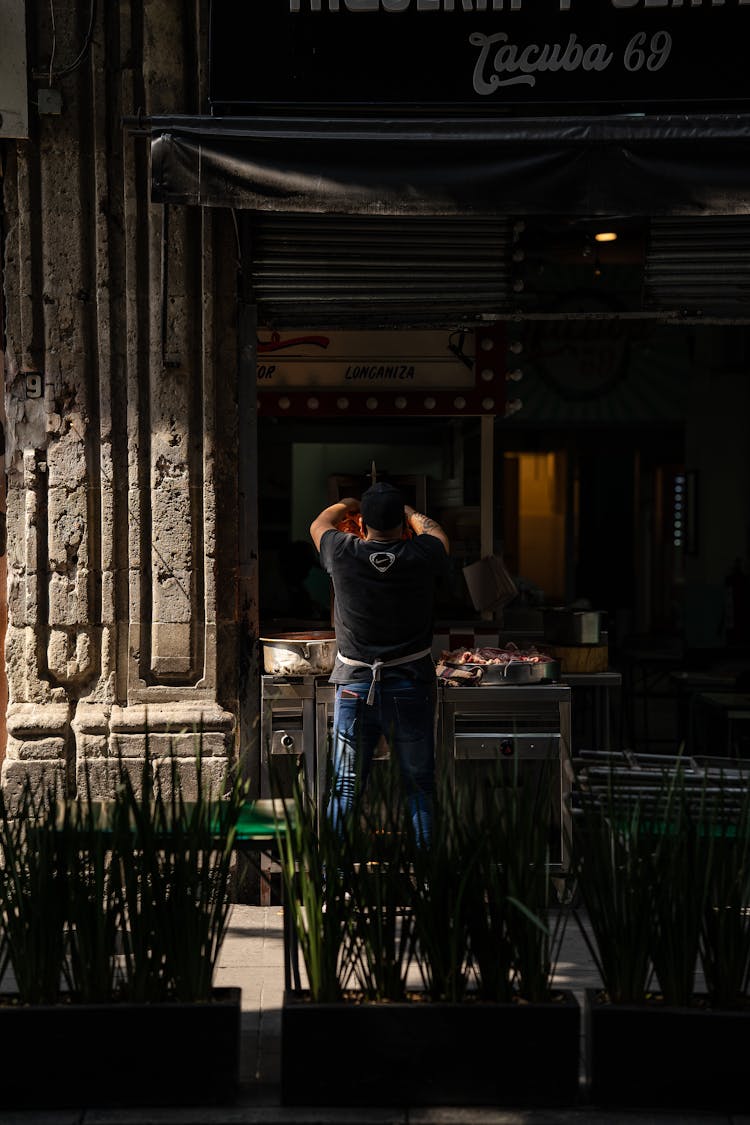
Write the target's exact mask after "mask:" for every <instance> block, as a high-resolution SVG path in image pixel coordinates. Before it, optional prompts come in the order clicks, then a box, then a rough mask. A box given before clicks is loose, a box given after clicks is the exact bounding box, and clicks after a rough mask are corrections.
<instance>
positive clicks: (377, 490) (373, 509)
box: [359, 481, 404, 532]
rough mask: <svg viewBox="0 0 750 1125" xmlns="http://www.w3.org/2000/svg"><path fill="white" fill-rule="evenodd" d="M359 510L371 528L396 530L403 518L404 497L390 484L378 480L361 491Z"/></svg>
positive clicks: (374, 529)
mask: <svg viewBox="0 0 750 1125" xmlns="http://www.w3.org/2000/svg"><path fill="white" fill-rule="evenodd" d="M359 510H360V513H361V515H362V519H363V521H364V523H365V524H366V525H367V527H369V528H370V529H371V530H373V531H383V532H385V531H396V530H397V529H399V528H400V527H401V526H402V523H403V519H404V498H403V496H402V495H401V493H400V492H399V490H398V489H397V488H394V487H393V485H392V484H386V482H385V481H378V483H377V484H373V485H371V486H370V488H368V489H367V491H366V492H363V493H362V499H361V500H360V502H359Z"/></svg>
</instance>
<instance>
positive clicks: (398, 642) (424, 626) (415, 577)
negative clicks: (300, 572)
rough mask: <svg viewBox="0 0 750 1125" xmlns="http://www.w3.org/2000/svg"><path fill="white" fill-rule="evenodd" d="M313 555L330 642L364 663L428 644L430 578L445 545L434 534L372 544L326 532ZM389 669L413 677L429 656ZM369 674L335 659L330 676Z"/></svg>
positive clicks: (443, 560)
mask: <svg viewBox="0 0 750 1125" xmlns="http://www.w3.org/2000/svg"><path fill="white" fill-rule="evenodd" d="M320 561H321V564H322V566H323V567H324V568H325V570H327V571H328V573H329V574H330V576H331V579H332V580H333V591H334V595H335V601H334V627H335V630H336V643H337V646H338V650H339V652H340V653H341V654H342V655H343V656H348V657H350V658H351V659H353V660H363V661H365V662H366V663H367V664H372V663H373V661H375V660H394V659H396V658H397V657H400V656H408V655H409V654H410V653H417V652H421V651H422V650H424V649H426V648H430V646H431V645H432V615H433V604H434V594H435V584H436V581H437V579H438V577H439V576H440V575H441V574H444V573H445V571H446V569H447V564H448V556H447V554H446V551H445V547H444V546H443V544H442V543H441V542H440V540H439V539H437V538H436V537H435V536H434V535H417V536H415V537H414V538H413V539H396V540H389V541H388V542H385V543H379V542H375V541H371V540H366V539H359V538H358V537H357V536H356V535H349V534H347V533H346V532H343V531H333V530H331V531H326V532H324V534H323V538H322V539H321V543H320ZM387 671H388V670H387V669H385V670H384V672H383V675H385V674H386V672H387ZM393 671H394V673H398V674H399V675H412V676H414V677H415V678H418V679H430V678H432V677H434V668H433V664H432V659H431V658H430V657H429V656H428V657H425V658H423V659H422V660H420V661H419V662H415V663H414V664H403V665H402V664H399V665H397V666H396V667H395V668H394V669H393ZM371 677H372V672H371V671H370V669H369V668H356V667H354V668H353V667H351V666H350V665H346V664H342V663H341V662H340V661H337V662H336V667H335V668H334V671H333V674H332V676H331V680H332V682H333V683H346V682H347V681H351V680H363V679H364V680H367V679H370V678H371Z"/></svg>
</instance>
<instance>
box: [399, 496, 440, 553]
mask: <svg viewBox="0 0 750 1125" xmlns="http://www.w3.org/2000/svg"><path fill="white" fill-rule="evenodd" d="M404 516H405V517H406V522H407V523H408V525H409V527H410V528H411V529H412V531H413V532H414V534H415V535H434V536H435V538H436V539H439V540H440V542H441V543H442V544H443V546H444V547H445V550H446V553H448V552H449V551H450V540H449V539H448V536H447V535H446V534H445V532H444V531H443V529H442V527H441V526H440V524H439V523H438V522H437V520H432V519H430V517H429V516H424V515H422V513H421V512H415V511H414V509H413V508H412V507H410V506H409V504H404Z"/></svg>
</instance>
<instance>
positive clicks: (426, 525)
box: [411, 512, 440, 531]
mask: <svg viewBox="0 0 750 1125" xmlns="http://www.w3.org/2000/svg"><path fill="white" fill-rule="evenodd" d="M411 518H412V519H413V520H417V521H418V522H419V525H420V527H421V528H422V530H423V531H440V524H439V523H438V522H437V520H431V519H430V517H429V516H423V515H422V513H421V512H413V513H412V516H411Z"/></svg>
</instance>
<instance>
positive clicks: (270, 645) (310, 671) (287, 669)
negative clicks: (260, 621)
mask: <svg viewBox="0 0 750 1125" xmlns="http://www.w3.org/2000/svg"><path fill="white" fill-rule="evenodd" d="M260 640H261V643H262V645H263V671H264V672H267V673H269V674H270V675H273V676H323V675H326V674H327V673H328V672H331V671H333V665H334V662H335V660H336V635H335V633H334V632H333V630H332V629H311V630H309V631H307V632H304V633H272V634H269V636H267V637H261V638H260Z"/></svg>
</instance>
